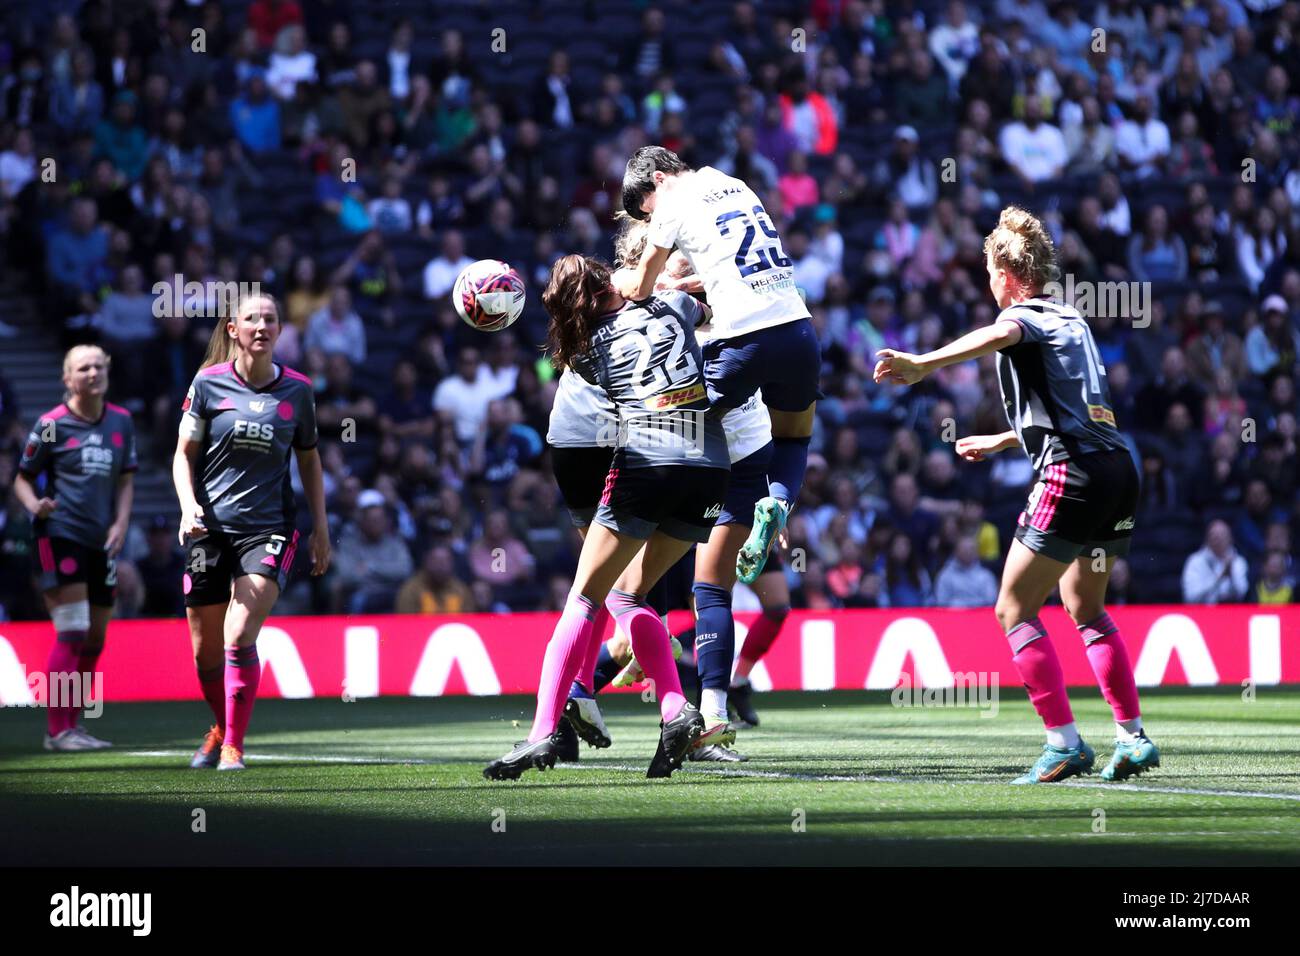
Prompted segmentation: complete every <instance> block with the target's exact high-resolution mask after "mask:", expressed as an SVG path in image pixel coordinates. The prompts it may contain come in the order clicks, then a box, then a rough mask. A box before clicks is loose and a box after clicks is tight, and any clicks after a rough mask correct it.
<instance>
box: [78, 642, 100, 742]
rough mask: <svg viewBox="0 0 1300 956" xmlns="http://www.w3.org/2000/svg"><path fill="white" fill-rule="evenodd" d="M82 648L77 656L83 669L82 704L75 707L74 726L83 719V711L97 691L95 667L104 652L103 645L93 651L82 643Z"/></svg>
mask: <svg viewBox="0 0 1300 956" xmlns="http://www.w3.org/2000/svg"><path fill="white" fill-rule="evenodd" d="M82 648H83V649H82V652H81V653H80V654H79V655H78V656H77V669H78V670H79V671H81V705H80V706H79V707H75V708H73V711H72V726H73V727H75V726H77V724H78V722H79V721H80V720H81V712H82V711H83V710H84V709H85V707H86V704H87V703H88V702H89V701H90V700H91V699H92V695H93V694H94V693H95V668H96V667H97V666H98V665H99V655H100V654H102V653H103V652H104V649H103V648H102V647H100V648H98V649H97V650H93V651H87V650H85V649H84V648H85V645H82Z"/></svg>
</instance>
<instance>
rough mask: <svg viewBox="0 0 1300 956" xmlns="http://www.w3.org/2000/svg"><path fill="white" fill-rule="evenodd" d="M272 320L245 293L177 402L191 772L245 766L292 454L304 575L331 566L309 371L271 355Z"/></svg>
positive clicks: (283, 550)
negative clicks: (191, 679) (201, 725)
mask: <svg viewBox="0 0 1300 956" xmlns="http://www.w3.org/2000/svg"><path fill="white" fill-rule="evenodd" d="M280 328H281V325H280V310H279V307H278V306H277V305H276V303H275V300H274V299H273V298H271V297H270V296H267V295H257V296H251V297H249V298H247V299H245V300H243V302H242V303H241V304H240V307H239V311H238V313H237V314H236V316H235V317H234V318H232V319H230V320H229V321H228V322H219V323H218V324H217V326H216V328H214V329H213V332H212V339H211V342H210V343H209V346H208V354H207V357H206V358H205V359H204V362H203V367H202V368H200V370H199V373H198V375H196V376H195V378H194V383H193V384H192V385H191V386H190V391H189V394H188V395H187V396H186V398H185V404H184V406H183V411H184V414H183V415H182V416H181V427H180V438H179V441H178V442H177V445H176V455H175V458H174V459H173V463H172V478H173V481H174V483H175V485H176V496H177V498H178V499H179V500H180V506H181V526H180V535H181V541H182V543H183V544H184V545H185V547H186V550H187V552H188V556H187V558H186V571H185V578H184V591H185V608H186V616H187V617H188V619H189V625H190V637H191V640H192V643H193V645H194V663H195V666H196V668H197V669H198V677H199V685H200V686H201V687H202V689H203V697H204V699H205V700H206V701H207V703H208V706H209V707H210V708H211V710H212V716H213V718H214V719H215V721H216V723H214V724H213V726H212V728H211V729H210V730H209V731H208V733H207V736H206V737H205V738H204V741H203V744H202V746H200V747H199V749H198V751H197V752H196V753H195V754H194V758H193V760H192V761H191V763H190V766H192V767H196V768H199V767H213V766H215V767H216V768H217V769H218V770H243V769H244V753H243V751H244V734H245V732H246V731H247V729H248V722H249V719H250V718H251V717H252V714H253V704H254V702H255V701H256V699H257V687H258V684H259V683H260V681H261V675H262V668H261V664H260V662H259V661H258V657H257V635H258V632H259V631H260V630H261V628H262V623H263V622H264V621H265V620H266V617H267V615H268V614H270V613H271V608H272V607H274V605H275V601H276V598H278V597H279V596H280V591H281V589H283V587H284V585H285V582H286V581H287V580H288V577H289V572H290V570H291V569H292V567H293V562H294V558H295V556H296V554H297V551H298V532H297V531H296V530H295V529H294V517H295V514H294V512H295V506H294V497H293V488H292V487H291V484H290V477H289V456H290V453H291V452H292V453H293V454H295V455H296V456H297V460H298V473H299V475H300V476H301V477H302V484H303V488H304V490H305V491H306V495H307V503H308V505H309V506H310V507H311V513H312V528H313V530H312V535H311V541H310V548H311V562H312V570H311V573H312V574H313V575H321V574H324V573H325V571H326V569H327V568H328V567H329V561H330V542H329V530H328V524H327V522H326V517H325V490H324V485H323V483H322V479H321V464H320V455H319V453H318V452H317V451H316V400H315V397H314V395H313V392H312V386H311V380H310V379H308V378H307V377H306V376H305V375H302V374H300V373H298V372H295V371H294V370H293V369H290V368H286V367H285V366H283V365H278V364H276V363H275V362H274V361H273V360H272V357H271V356H272V352H273V351H274V349H275V343H276V340H277V339H278V338H279V337H280ZM223 650H224V656H225V660H224V667H223V662H222V655H223Z"/></svg>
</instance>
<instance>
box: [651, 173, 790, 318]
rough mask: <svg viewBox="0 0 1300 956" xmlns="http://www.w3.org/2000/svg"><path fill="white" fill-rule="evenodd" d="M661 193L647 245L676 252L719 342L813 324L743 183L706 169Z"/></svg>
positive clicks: (767, 222)
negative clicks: (697, 285) (689, 270)
mask: <svg viewBox="0 0 1300 956" xmlns="http://www.w3.org/2000/svg"><path fill="white" fill-rule="evenodd" d="M683 176H684V179H683V181H682V182H679V183H677V184H675V185H674V187H673V189H672V191H671V192H667V193H662V194H660V196H659V198H658V200H657V201H656V202H655V211H654V214H653V216H651V220H650V241H651V242H653V243H654V244H655V245H656V246H658V247H659V248H660V249H671V248H672V247H673V246H676V247H677V248H678V249H680V250H681V251H682V252H683V253H684V254H685V255H686V258H688V259H689V260H690V261H691V266H692V267H693V268H694V271H695V273H696V274H697V275H698V276H699V277H700V279H701V281H702V282H703V283H704V292H705V295H706V296H707V297H708V300H709V306H710V307H711V308H712V309H713V320H712V325H713V334H714V335H716V336H719V337H722V338H732V337H735V336H738V335H745V334H746V333H749V332H754V331H757V330H758V329H766V328H770V327H771V326H774V325H783V324H784V323H786V322H794V321H797V320H798V319H805V318H808V316H809V313H808V307H807V306H806V305H805V304H804V301H803V298H802V297H801V296H800V295H799V292H798V290H797V289H796V288H795V284H794V266H793V263H792V262H791V260H790V258H789V257H788V256H787V255H786V254H785V249H784V248H782V246H781V237H780V236H778V235H777V233H776V229H775V228H774V227H773V226H772V220H771V219H770V218H768V215H767V211H766V210H765V209H764V208H763V202H762V200H761V199H759V198H758V196H757V194H755V192H754V191H753V190H752V189H750V188H749V187H748V186H746V185H745V184H744V183H743V182H742V181H741V180H739V179H736V178H734V177H732V176H728V175H726V174H725V173H722V172H719V171H718V170H716V169H714V168H713V167H712V166H704V167H701V168H700V169H698V170H696V171H695V172H694V173H684V174H683Z"/></svg>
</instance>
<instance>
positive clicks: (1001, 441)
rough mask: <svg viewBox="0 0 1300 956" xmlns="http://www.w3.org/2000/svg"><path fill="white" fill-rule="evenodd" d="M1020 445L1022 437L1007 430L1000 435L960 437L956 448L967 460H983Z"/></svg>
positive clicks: (960, 455) (959, 454)
mask: <svg viewBox="0 0 1300 956" xmlns="http://www.w3.org/2000/svg"><path fill="white" fill-rule="evenodd" d="M1019 447H1020V438H1019V437H1018V436H1017V435H1016V433H1015V432H1014V431H1005V432H1003V433H1002V434H1000V435H968V436H967V437H966V438H958V439H957V445H956V447H955V448H954V450H955V451H956V452H957V455H958V456H959V457H961V458H965V459H966V460H967V461H983V460H984V459H985V457H987V456H988V455H995V454H997V453H998V452H1000V451H1005V450H1006V449H1008V448H1019Z"/></svg>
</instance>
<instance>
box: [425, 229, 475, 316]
mask: <svg viewBox="0 0 1300 956" xmlns="http://www.w3.org/2000/svg"><path fill="white" fill-rule="evenodd" d="M473 262H474V260H473V259H471V258H470V257H469V256H467V255H465V240H464V238H463V237H462V236H461V234H460V233H459V232H458V231H456V230H455V229H448V230H447V231H446V232H445V233H443V236H442V247H441V250H440V252H439V253H438V255H437V256H435V257H434V258H433V259H430V260H429V264H428V265H427V266H425V267H424V297H425V298H426V299H441V298H442V297H443V296H444V295H446V294H447V293H448V292H450V291H451V287H452V286H453V285H455V284H456V276H458V275H460V273H461V270H462V269H464V268H465V267H466V266H468V265H472V264H473Z"/></svg>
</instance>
